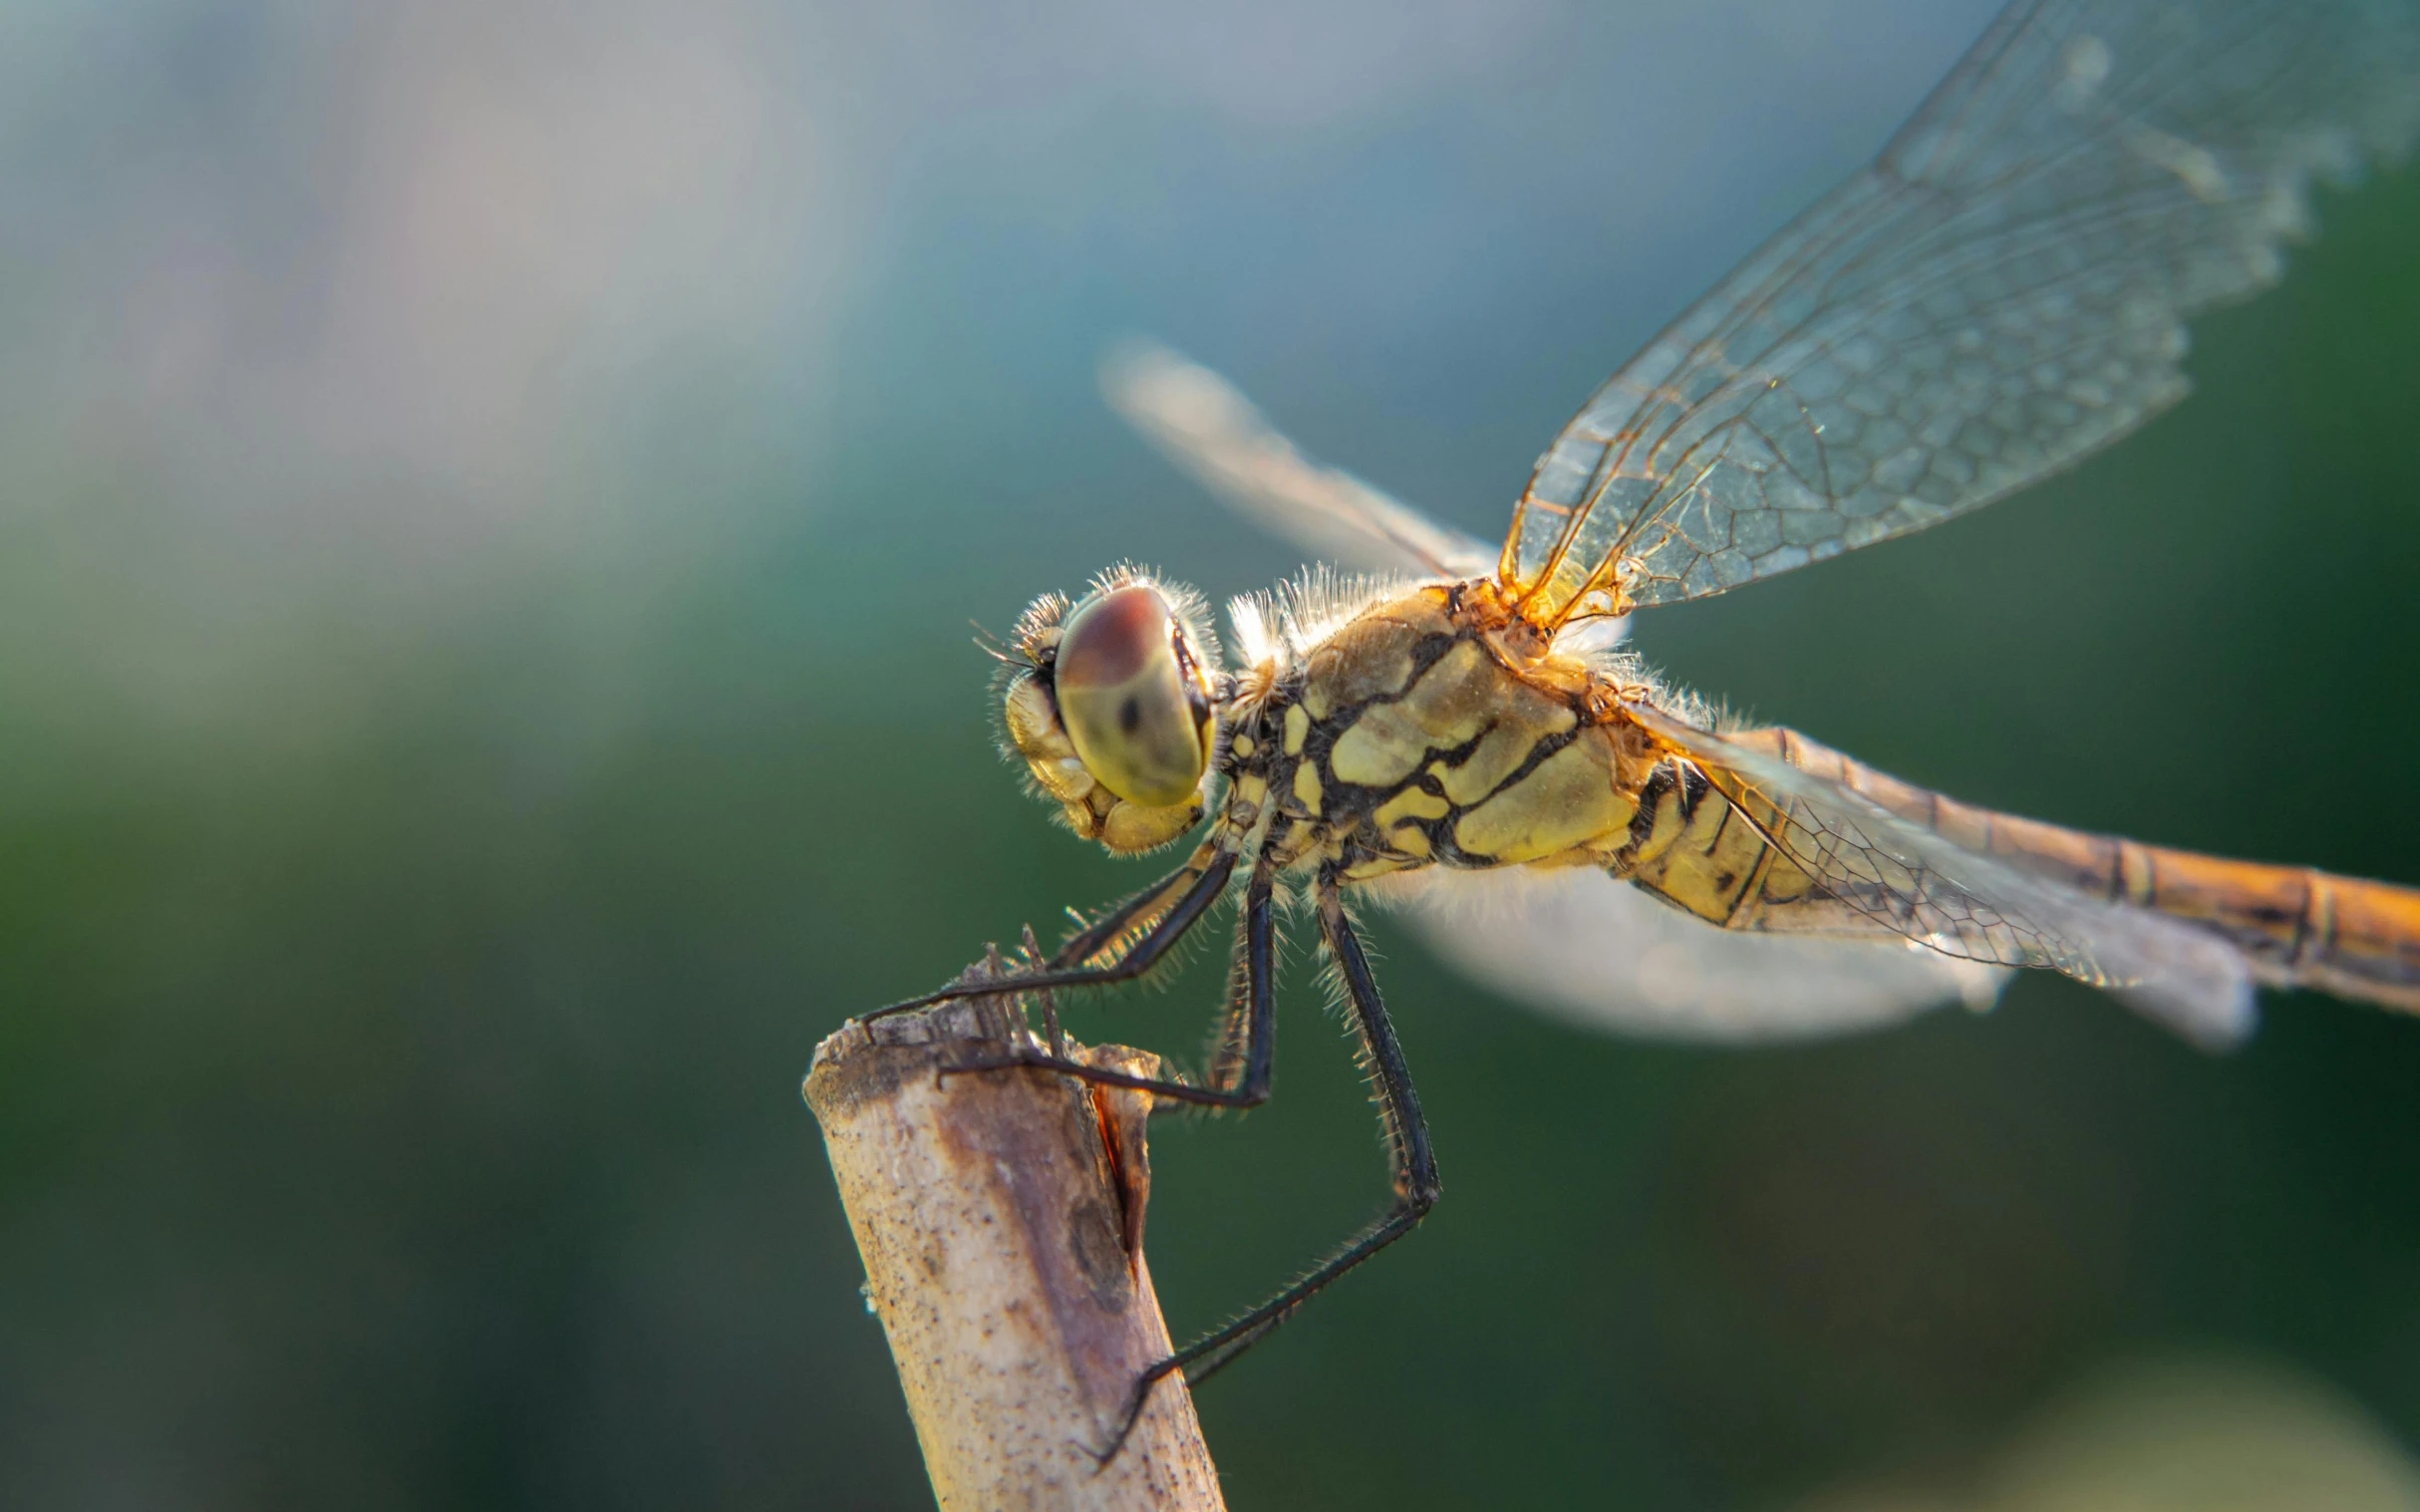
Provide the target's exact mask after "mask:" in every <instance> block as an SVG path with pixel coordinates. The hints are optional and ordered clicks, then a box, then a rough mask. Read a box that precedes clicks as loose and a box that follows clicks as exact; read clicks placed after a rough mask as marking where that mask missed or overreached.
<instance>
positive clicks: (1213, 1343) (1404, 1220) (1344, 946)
mask: <svg viewBox="0 0 2420 1512" xmlns="http://www.w3.org/2000/svg"><path fill="white" fill-rule="evenodd" d="M1319 915H1320V934H1321V936H1322V938H1324V939H1325V940H1326V941H1327V943H1328V952H1329V955H1330V956H1331V957H1332V958H1333V959H1334V960H1335V962H1336V966H1337V972H1338V974H1339V975H1340V976H1341V977H1342V978H1343V979H1344V983H1345V993H1346V996H1347V998H1348V999H1350V1000H1351V1002H1352V1004H1353V1011H1354V1022H1355V1027H1356V1029H1358V1030H1359V1031H1360V1033H1361V1048H1362V1050H1363V1052H1364V1053H1365V1054H1366V1055H1367V1056H1368V1060H1369V1071H1370V1079H1371V1082H1372V1083H1373V1085H1374V1087H1375V1089H1376V1092H1377V1102H1378V1117H1379V1120H1380V1122H1381V1123H1382V1124H1383V1125H1384V1127H1385V1131H1386V1149H1387V1155H1388V1157H1389V1160H1390V1162H1391V1164H1392V1165H1393V1167H1394V1191H1395V1200H1394V1206H1393V1207H1392V1208H1390V1209H1389V1210H1388V1211H1387V1213H1386V1214H1385V1216H1384V1217H1382V1218H1380V1219H1378V1220H1377V1221H1376V1222H1375V1223H1372V1224H1371V1225H1370V1226H1369V1227H1367V1228H1365V1229H1363V1230H1362V1231H1361V1233H1360V1234H1358V1235H1356V1236H1354V1238H1353V1240H1352V1241H1351V1242H1350V1243H1348V1244H1347V1245H1346V1246H1345V1247H1344V1248H1343V1249H1341V1250H1338V1251H1337V1252H1336V1253H1335V1254H1334V1255H1331V1256H1330V1257H1329V1258H1328V1259H1327V1260H1325V1261H1323V1262H1321V1263H1320V1264H1319V1265H1318V1266H1317V1267H1315V1268H1313V1269H1312V1270H1311V1271H1310V1272H1309V1273H1308V1274H1306V1275H1305V1276H1303V1277H1302V1278H1301V1279H1300V1280H1298V1281H1296V1282H1295V1283H1294V1284H1293V1285H1292V1286H1289V1287H1287V1288H1286V1289H1285V1290H1284V1291H1282V1292H1280V1293H1278V1294H1277V1295H1276V1296H1275V1297H1272V1298H1270V1299H1269V1300H1268V1301H1267V1302H1264V1303H1262V1304H1261V1305H1260V1306H1259V1307H1256V1308H1254V1309H1253V1310H1252V1311H1251V1312H1249V1313H1246V1314H1244V1315H1243V1316H1242V1317H1240V1318H1238V1319H1236V1320H1235V1321H1234V1322H1232V1323H1230V1324H1227V1325H1226V1326H1225V1327H1223V1328H1220V1329H1216V1330H1213V1331H1212V1332H1210V1333H1208V1334H1205V1335H1203V1336H1202V1337H1201V1338H1199V1339H1197V1340H1195V1341H1193V1342H1192V1343H1191V1344H1189V1345H1187V1346H1185V1347H1184V1348H1183V1349H1181V1350H1179V1351H1177V1352H1176V1353H1175V1354H1173V1355H1171V1356H1169V1357H1168V1358H1167V1359H1166V1360H1163V1361H1159V1362H1158V1363H1157V1364H1155V1365H1153V1366H1151V1368H1149V1369H1148V1370H1145V1371H1144V1372H1143V1373H1142V1375H1141V1377H1140V1378H1139V1379H1138V1380H1136V1382H1135V1387H1134V1400H1133V1402H1132V1403H1131V1404H1130V1405H1129V1406H1128V1407H1127V1409H1126V1418H1125V1421H1124V1422H1123V1423H1121V1424H1119V1426H1118V1430H1117V1434H1116V1436H1115V1437H1114V1438H1112V1439H1111V1440H1110V1441H1109V1445H1108V1447H1107V1448H1106V1449H1105V1450H1102V1451H1099V1452H1098V1455H1097V1457H1098V1458H1099V1460H1100V1462H1101V1463H1102V1464H1107V1463H1108V1462H1109V1461H1110V1460H1111V1459H1112V1458H1114V1457H1116V1454H1117V1451H1118V1449H1119V1448H1120V1447H1121V1446H1123V1445H1124V1443H1125V1441H1126V1435H1127V1434H1129V1433H1131V1432H1132V1431H1133V1429H1134V1423H1135V1421H1136V1419H1138V1418H1139V1417H1141V1416H1142V1410H1143V1404H1144V1403H1145V1402H1147V1401H1148V1400H1149V1399H1150V1396H1151V1388H1152V1387H1153V1386H1155V1385H1157V1384H1158V1383H1159V1382H1160V1381H1161V1380H1162V1379H1164V1378H1165V1377H1167V1376H1168V1375H1169V1374H1171V1373H1173V1372H1175V1371H1177V1370H1183V1371H1184V1372H1185V1379H1186V1381H1187V1383H1188V1384H1196V1385H1197V1384H1199V1383H1200V1382H1202V1381H1205V1380H1207V1379H1209V1378H1210V1377H1211V1376H1212V1375H1215V1374H1217V1373H1218V1372H1219V1371H1220V1370H1222V1369H1224V1368H1225V1367H1226V1366H1227V1365H1228V1364H1229V1363H1231V1362H1232V1361H1234V1360H1235V1359H1236V1358H1237V1357H1238V1356H1240V1355H1242V1354H1243V1353H1244V1352H1245V1351H1246V1350H1249V1349H1251V1348H1252V1347H1253V1346H1254V1345H1256V1344H1258V1343H1260V1342H1261V1341H1262V1340H1263V1339H1266V1338H1267V1337H1268V1336H1269V1334H1270V1333H1271V1331H1273V1330H1274V1329H1276V1328H1277V1326H1278V1325H1279V1324H1282V1323H1284V1322H1285V1321H1286V1320H1287V1319H1288V1318H1290V1317H1292V1316H1293V1314H1294V1311H1295V1309H1297V1308H1299V1307H1301V1306H1302V1305H1303V1304H1304V1303H1305V1302H1307V1301H1309V1300H1310V1299H1311V1298H1312V1297H1313V1296H1314V1295H1315V1294H1317V1293H1318V1292H1319V1291H1320V1290H1321V1289H1322V1288H1324V1287H1326V1286H1327V1285H1328V1284H1329V1283H1331V1282H1333V1281H1335V1280H1336V1279H1337V1278H1338V1277H1340V1276H1342V1275H1344V1274H1345V1273H1346V1272H1347V1271H1350V1270H1352V1269H1353V1268H1354V1267H1355V1266H1357V1265H1360V1264H1361V1262H1362V1261H1364V1260H1367V1259H1368V1258H1369V1257H1370V1256H1372V1255H1375V1254H1376V1253H1377V1252H1378V1251H1380V1250H1382V1249H1384V1248H1386V1246H1388V1245H1390V1244H1392V1243H1394V1242H1395V1241H1396V1240H1397V1239H1400V1238H1402V1237H1403V1236H1404V1235H1405V1234H1408V1233H1410V1232H1411V1231H1412V1230H1413V1229H1414V1228H1416V1227H1418V1225H1419V1222H1420V1220H1421V1219H1422V1218H1424V1217H1426V1216H1427V1215H1428V1210H1429V1209H1430V1208H1431V1207H1434V1206H1435V1205H1436V1200H1437V1193H1438V1184H1437V1162H1436V1156H1435V1154H1434V1153H1433V1152H1432V1151H1431V1150H1430V1148H1429V1143H1428V1121H1427V1120H1426V1119H1425V1118H1423V1117H1422V1116H1421V1114H1420V1098H1419V1094H1418V1093H1417V1092H1416V1091H1415V1090H1413V1088H1412V1084H1411V1071H1410V1068H1409V1067H1408V1066H1406V1065H1405V1064H1404V1062H1403V1048H1402V1046H1401V1045H1400V1044H1399V1043H1398V1042H1397V1041H1396V1040H1395V1036H1394V1025H1393V1023H1392V1022H1391V1021H1390V1020H1388V1018H1387V1017H1386V1005H1385V1003H1384V1001H1383V1000H1382V999H1380V998H1379V996H1378V986H1377V982H1376V980H1375V979H1374V978H1372V977H1371V976H1370V974H1369V958H1368V957H1367V956H1365V955H1363V954H1362V952H1361V939H1360V937H1359V936H1357V935H1355V934H1354V932H1353V925H1352V922H1351V921H1350V920H1348V919H1347V918H1346V917H1345V900H1344V898H1343V896H1342V895H1341V894H1340V892H1339V891H1338V881H1337V876H1336V872H1335V869H1334V868H1333V867H1332V868H1329V869H1327V870H1325V871H1323V872H1322V873H1321V874H1320V884H1319Z"/></svg>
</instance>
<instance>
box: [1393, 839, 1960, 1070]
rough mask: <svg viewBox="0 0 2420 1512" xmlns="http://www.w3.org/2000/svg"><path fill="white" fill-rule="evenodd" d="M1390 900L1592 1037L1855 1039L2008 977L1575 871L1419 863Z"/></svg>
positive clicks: (1481, 971) (1467, 959)
mask: <svg viewBox="0 0 2420 1512" xmlns="http://www.w3.org/2000/svg"><path fill="white" fill-rule="evenodd" d="M1410 875H1411V876H1412V877H1413V878H1415V879H1416V881H1414V882H1413V883H1410V884H1408V885H1406V886H1405V887H1404V888H1403V889H1402V890H1401V892H1400V893H1399V896H1400V900H1401V902H1402V904H1403V907H1404V910H1405V912H1406V914H1407V915H1408V916H1409V917H1410V919H1411V920H1412V922H1413V923H1414V925H1415V926H1416V927H1417V928H1418V929H1419V931H1420V933H1421V934H1422V935H1423V936H1425V937H1426V938H1427V940H1428V942H1429V943H1430V944H1431V945H1433V946H1434V947H1435V948H1436V950H1437V953H1438V954H1439V955H1442V956H1443V957H1445V959H1446V960H1447V961H1449V962H1451V963H1453V965H1454V966H1456V967H1457V968H1459V969H1460V970H1462V971H1463V972H1465V973H1466V974H1468V975H1469V976H1471V977H1472V978H1474V979H1476V980H1477V981H1480V982H1483V983H1486V984H1487V985H1489V986H1491V987H1494V988H1496V989H1497V990H1499V991H1501V992H1503V993H1505V994H1506V995H1508V996H1511V997H1515V998H1519V999H1521V1000H1523V1001H1524V1002H1527V1003H1530V1004H1532V1005H1534V1006H1536V1007H1537V1008H1539V1009H1541V1010H1543V1011H1545V1012H1547V1013H1549V1014H1552V1015H1554V1016H1555V1017H1557V1018H1559V1019H1565V1020H1568V1021H1570V1022H1573V1023H1577V1024H1582V1025H1585V1026H1587V1027H1589V1028H1592V1029H1601V1030H1613V1031H1616V1032H1619V1033H1622V1034H1632V1035H1642V1036H1650V1037H1654V1038H1657V1039H1666V1040H1698V1041H1709V1042H1720V1043H1749V1042H1755V1041H1779V1040H1799V1039H1812V1038H1815V1037H1818V1036H1823V1035H1840V1034H1853V1033H1856V1032H1858V1031H1860V1030H1868V1029H1879V1028H1881V1027H1883V1026H1885V1025H1889V1024H1896V1023H1898V1022H1899V1021H1901V1020H1903V1019H1906V1018H1908V1017H1910V1016H1912V1015H1914V1014H1918V1013H1922V1012H1923V1011H1925V1010H1926V1009H1929V1008H1933V1007H1935V1006H1937V1005H1939V1004H1944V1003H1963V1004H1965V1005H1966V1007H1968V1008H1971V1009H1976V1010H1981V1009H1986V1008H1989V1007H1990V1006H1991V1005H1992V1004H1993V1003H1995V1002H1997V1001H1998V999H1999V993H2000V989H2001V987H2002V986H2004V985H2005V983H2006V981H2007V977H2008V974H2007V972H2006V971H2004V970H2002V969H2000V968H1997V967H1990V966H1983V965H1979V964H1977V963H1975V962H1971V961H1961V960H1956V959H1954V958H1952V957H1949V956H1945V955H1942V954H1940V953H1938V952H1935V951H1929V950H1921V949H1917V948H1915V947H1913V946H1911V945H1909V944H1907V943H1906V942H1904V941H1889V942H1883V943H1876V942H1874V941H1870V940H1833V939H1820V938H1814V937H1809V936H1793V935H1756V934H1732V933H1726V932H1725V931H1723V930H1720V929H1717V928H1715V927H1714V926H1712V925H1710V924H1708V923H1706V922H1705V921H1704V920H1702V919H1693V918H1690V917H1688V916H1687V915H1685V914H1682V913H1680V912H1679V911H1677V910H1675V909H1672V908H1667V907H1665V906H1664V905H1663V904H1661V903H1659V902H1657V901H1656V900H1655V899H1653V898H1650V897H1648V896H1647V895H1646V894H1645V893H1642V892H1640V891H1639V890H1638V889H1637V888H1635V887H1632V886H1631V885H1629V884H1628V883H1626V882H1620V881H1616V880H1615V879H1614V878H1613V877H1612V876H1609V875H1608V874H1606V873H1605V872H1602V871H1598V870H1595V869H1593V868H1587V867H1574V868H1570V869H1565V870H1557V871H1548V872H1538V871H1531V870H1528V869H1526V868H1516V869H1505V870H1500V871H1450V870H1448V869H1446V868H1444V867H1430V868H1427V869H1426V870H1424V871H1420V872H1416V873H1411V874H1410Z"/></svg>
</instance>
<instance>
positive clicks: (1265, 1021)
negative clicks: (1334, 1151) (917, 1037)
mask: <svg viewBox="0 0 2420 1512" xmlns="http://www.w3.org/2000/svg"><path fill="white" fill-rule="evenodd" d="M1274 872H1275V867H1274V866H1272V865H1271V863H1270V862H1268V861H1267V860H1265V859H1264V860H1263V861H1262V862H1261V863H1260V864H1259V865H1258V866H1257V867H1255V868H1254V870H1253V873H1252V880H1251V882H1250V883H1248V884H1247V885H1246V887H1245V891H1244V913H1243V917H1242V919H1241V920H1239V921H1238V922H1237V925H1236V957H1237V963H1238V968H1239V969H1238V970H1237V971H1236V972H1235V973H1233V974H1232V975H1231V978H1230V983H1231V985H1230V988H1229V992H1228V1002H1227V1014H1226V1027H1225V1028H1224V1029H1223V1030H1222V1032H1221V1036H1220V1039H1221V1043H1222V1044H1230V1045H1233V1044H1237V1042H1238V1041H1239V1040H1240V1042H1241V1043H1240V1046H1239V1051H1240V1054H1238V1055H1237V1056H1236V1057H1234V1059H1236V1060H1240V1062H1241V1064H1242V1067H1243V1072H1242V1074H1241V1075H1240V1076H1238V1077H1237V1078H1236V1079H1235V1080H1234V1082H1233V1083H1232V1084H1228V1085H1221V1084H1217V1083H1219V1082H1224V1081H1225V1079H1226V1078H1225V1076H1224V1075H1218V1076H1214V1077H1213V1083H1214V1084H1212V1085H1210V1086H1195V1085H1192V1084H1191V1083H1190V1082H1184V1081H1170V1080H1162V1079H1159V1078H1157V1077H1151V1076H1135V1075H1129V1074H1127V1073H1126V1072H1124V1071H1115V1070H1108V1069H1105V1068H1103V1067H1101V1066H1096V1065H1087V1064H1085V1063H1084V1062H1083V1061H1080V1060H1074V1059H1070V1058H1067V1057H1066V1056H1064V1055H1063V1054H1059V1053H1057V1052H1056V1051H1053V1052H1044V1051H1036V1050H1029V1049H1025V1048H1022V1047H1021V1048H1018V1049H1016V1050H1013V1051H1012V1052H1011V1053H1010V1054H1008V1055H1005V1056H999V1057H995V1058H989V1059H983V1060H972V1061H964V1062H960V1063H958V1064H955V1065H948V1066H944V1067H942V1069H941V1072H940V1073H941V1074H942V1075H943V1076H955V1075H961V1074H965V1073H968V1072H975V1071H996V1070H1010V1069H1015V1068H1019V1067H1029V1066H1030V1067H1036V1068H1039V1069H1043V1070H1054V1071H1060V1072H1063V1073H1065V1074H1067V1075H1070V1076H1074V1077H1077V1078H1079V1079H1081V1080H1084V1081H1089V1082H1093V1083H1095V1084H1097V1085H1101V1086H1122V1087H1127V1088H1130V1089H1132V1090H1134V1091H1141V1092H1149V1093H1151V1094H1152V1095H1153V1096H1155V1097H1166V1098H1168V1099H1170V1100H1171V1101H1175V1102H1184V1103H1191V1104H1194V1105H1195V1106H1200V1107H1236V1108H1244V1107H1258V1106H1260V1105H1261V1104H1262V1103H1264V1102H1266V1101H1268V1100H1269V1087H1270V1083H1271V1082H1272V1080H1273V1079H1274V1077H1275V1074H1276V1054H1275V1048H1276V1044H1277V1036H1276V1028H1277V993H1276V986H1275V983H1276V973H1275V971H1274V970H1273V966H1274V955H1275V949H1276V921H1275V917H1274V914H1275V910H1274V906H1273V902H1272V894H1273V892H1274V885H1273V884H1274V882H1275V876H1274ZM1139 948H1140V947H1139V946H1138V947H1137V949H1139ZM1022 986H1023V984H1021V983H1019V982H1018V981H1017V979H1015V978H1005V979H1002V980H1001V981H999V982H997V983H995V984H994V987H995V988H996V989H997V990H1003V991H1015V990H1018V989H1020V988H1021V987H1022ZM1239 1030H1240V1032H1241V1033H1240V1035H1239V1033H1238V1031H1239ZM1226 1062H1227V1058H1222V1061H1221V1069H1222V1070H1224V1069H1225V1066H1226Z"/></svg>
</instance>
